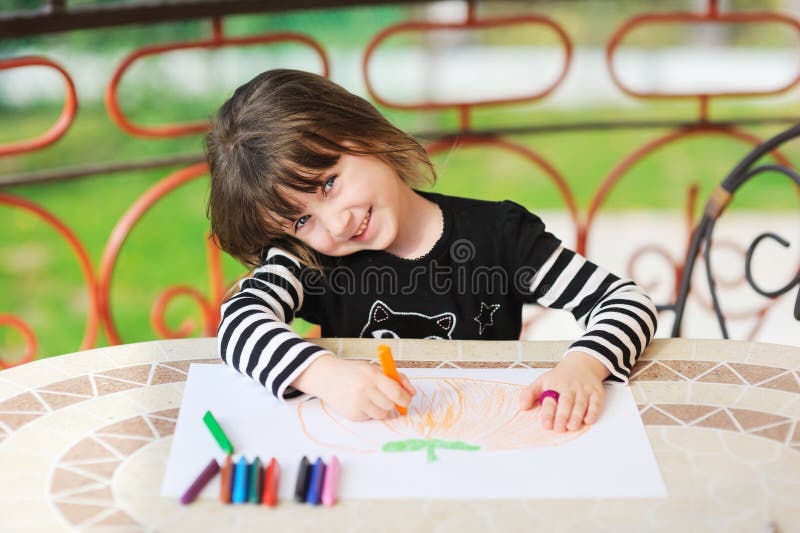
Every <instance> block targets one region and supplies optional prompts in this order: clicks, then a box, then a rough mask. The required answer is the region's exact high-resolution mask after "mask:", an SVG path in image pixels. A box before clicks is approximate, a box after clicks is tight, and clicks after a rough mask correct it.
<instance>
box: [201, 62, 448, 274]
mask: <svg viewBox="0 0 800 533" xmlns="http://www.w3.org/2000/svg"><path fill="white" fill-rule="evenodd" d="M205 147H206V156H207V158H208V165H209V168H210V171H211V192H210V194H209V199H208V209H207V216H208V218H209V219H210V220H211V231H212V233H213V234H214V235H215V236H216V239H217V241H218V242H219V245H220V248H222V249H223V250H224V251H226V252H227V253H229V254H230V255H232V256H233V257H235V258H236V259H238V260H239V261H241V262H242V263H244V264H245V265H247V266H249V267H256V266H258V265H259V264H261V258H260V253H261V251H262V250H263V249H265V248H267V247H269V246H278V247H280V248H282V249H284V250H286V251H287V252H289V253H292V254H293V255H295V256H297V257H298V258H299V259H300V260H301V262H303V263H304V264H305V265H309V266H312V267H317V268H318V267H319V261H318V259H317V255H316V253H315V252H314V251H313V250H311V249H310V248H309V247H307V246H306V245H305V244H303V243H302V242H301V241H300V240H298V239H296V238H295V237H293V236H292V235H289V234H287V232H286V229H285V227H286V224H287V223H288V222H290V221H291V220H293V219H295V218H296V217H297V216H299V215H300V214H301V212H300V208H299V206H297V205H294V204H293V203H292V202H290V201H289V200H288V199H287V197H286V192H288V191H290V190H295V191H301V192H314V191H316V190H318V188H319V187H320V185H321V179H322V178H321V177H320V176H321V175H322V172H323V171H324V170H326V169H328V168H330V167H332V166H334V165H335V164H336V163H337V161H338V160H339V156H340V155H341V154H343V153H348V154H354V155H374V156H377V157H379V158H380V159H381V160H383V161H384V162H385V163H386V164H388V165H389V166H391V167H392V168H393V169H394V170H395V171H396V172H397V174H398V176H399V177H400V179H402V180H403V181H404V182H406V183H407V184H408V185H410V186H419V185H422V184H424V183H427V182H431V183H432V182H433V181H435V180H436V172H435V170H434V168H433V164H432V163H431V161H430V159H429V158H428V154H427V152H425V149H424V148H423V147H422V146H421V145H420V144H419V143H418V142H417V141H416V140H415V139H414V138H412V137H411V136H410V135H408V134H407V133H405V132H403V131H401V130H400V129H398V128H397V127H395V126H394V125H392V124H391V123H390V122H389V121H388V120H386V118H385V117H384V116H383V115H381V114H380V112H379V111H378V110H377V109H375V107H374V106H372V104H370V103H369V102H367V101H366V100H364V99H363V98H361V97H359V96H356V95H354V94H352V93H350V92H348V91H347V90H345V89H344V88H342V87H340V86H339V85H337V84H335V83H334V82H332V81H330V80H328V79H327V78H324V77H322V76H318V75H316V74H311V73H309V72H302V71H298V70H287V69H277V70H268V71H266V72H263V73H262V74H259V75H258V76H256V77H255V78H254V79H253V80H251V81H249V82H248V83H246V84H244V85H242V86H241V87H239V88H238V89H236V91H235V92H234V94H233V96H232V97H230V98H229V99H228V100H227V101H226V102H225V103H224V104H223V105H222V107H220V108H219V111H217V115H216V118H215V119H214V120H212V123H211V131H210V132H209V133H208V135H207V136H206V139H205Z"/></svg>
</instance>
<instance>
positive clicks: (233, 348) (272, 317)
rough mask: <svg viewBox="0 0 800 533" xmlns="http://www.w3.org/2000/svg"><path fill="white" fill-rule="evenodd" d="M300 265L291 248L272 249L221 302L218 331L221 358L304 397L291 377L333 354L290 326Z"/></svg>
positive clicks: (285, 397)
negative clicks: (231, 293) (285, 250)
mask: <svg viewBox="0 0 800 533" xmlns="http://www.w3.org/2000/svg"><path fill="white" fill-rule="evenodd" d="M299 269H300V265H299V263H298V262H297V260H296V259H294V258H293V257H292V256H290V255H289V254H287V253H285V252H283V251H282V250H280V249H277V248H273V249H271V250H269V253H268V256H267V260H266V262H265V263H264V265H262V266H261V267H259V268H258V269H256V270H255V271H254V272H253V275H252V277H248V278H245V279H243V280H242V281H241V282H240V284H239V292H238V293H236V294H235V295H234V296H233V297H231V298H230V299H229V300H228V301H226V302H225V303H224V304H223V305H222V310H221V311H222V317H221V320H220V324H219V329H218V331H217V342H218V345H219V353H220V356H221V357H222V360H223V361H225V362H226V363H227V364H229V365H230V366H232V367H233V368H234V369H235V370H237V371H239V372H241V373H242V374H245V375H247V376H250V377H251V378H253V379H254V380H256V381H258V382H259V383H261V384H262V385H263V386H264V387H266V388H267V390H269V391H270V392H272V394H274V395H275V396H276V397H277V398H278V399H279V400H282V401H293V400H294V401H296V400H299V399H303V398H304V397H306V396H307V395H306V394H304V393H303V392H301V391H300V390H298V389H296V388H294V387H292V386H291V383H293V382H294V381H295V379H297V377H298V376H299V375H300V374H301V373H303V371H305V370H306V369H307V368H308V367H309V365H311V363H313V362H314V361H315V360H317V359H318V358H319V357H320V356H323V355H329V356H333V354H332V353H331V352H329V351H328V350H325V349H323V348H321V347H319V346H316V345H315V344H312V343H310V342H308V341H306V340H304V339H303V338H302V337H300V336H299V335H297V334H296V333H295V332H294V331H293V330H292V329H291V327H289V324H290V323H291V322H292V321H293V320H294V316H295V313H296V312H297V311H298V310H299V309H300V308H301V307H302V305H303V286H302V284H301V283H300V280H299V279H298V278H297V276H296V275H295V272H299Z"/></svg>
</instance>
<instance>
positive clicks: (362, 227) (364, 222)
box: [354, 212, 369, 237]
mask: <svg viewBox="0 0 800 533" xmlns="http://www.w3.org/2000/svg"><path fill="white" fill-rule="evenodd" d="M368 222H369V212H367V216H365V217H364V220H362V221H361V225H360V226H359V227H358V231H356V234H355V235H354V236H355V237H358V236H360V235H361V234H362V233H364V231H365V230H366V229H367V223H368Z"/></svg>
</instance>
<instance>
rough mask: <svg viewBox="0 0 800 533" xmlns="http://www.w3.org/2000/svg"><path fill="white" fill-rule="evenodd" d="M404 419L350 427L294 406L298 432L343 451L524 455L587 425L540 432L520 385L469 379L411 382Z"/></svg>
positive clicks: (320, 406)
mask: <svg viewBox="0 0 800 533" xmlns="http://www.w3.org/2000/svg"><path fill="white" fill-rule="evenodd" d="M411 381H412V383H413V384H414V387H415V388H416V389H417V394H416V395H415V396H414V398H413V400H412V402H411V405H409V408H408V414H407V415H406V416H393V417H391V418H389V419H386V420H371V421H368V422H353V421H350V420H347V419H345V418H344V417H342V416H340V415H338V414H337V413H335V412H333V411H332V410H330V409H328V407H327V406H326V405H325V403H324V402H322V401H321V400H319V399H314V400H310V401H308V402H304V403H301V404H299V405H298V407H297V411H298V418H299V420H300V425H301V428H302V430H303V433H304V434H305V435H306V436H307V437H308V438H309V439H311V440H312V441H314V442H315V443H317V444H319V445H322V446H325V447H328V448H333V449H335V450H338V451H343V452H355V453H374V452H402V451H425V452H426V456H427V459H428V461H435V460H437V456H436V450H437V449H451V450H462V451H477V450H490V451H501V450H524V449H532V448H541V447H545V446H559V445H561V444H565V443H567V442H571V441H573V440H575V439H577V438H579V437H580V436H582V435H584V434H585V433H586V432H587V431H588V430H589V429H590V427H589V426H584V427H583V428H581V429H580V430H577V431H569V432H565V433H556V432H554V431H548V430H545V429H543V428H542V426H541V422H540V408H539V407H538V406H537V407H535V408H534V409H531V410H529V411H520V410H519V396H520V392H521V391H522V389H523V388H524V386H523V385H518V384H514V383H502V382H496V381H485V380H477V379H468V378H416V379H412V380H411Z"/></svg>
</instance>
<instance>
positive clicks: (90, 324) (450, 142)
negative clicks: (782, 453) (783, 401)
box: [0, 0, 800, 366]
mask: <svg viewBox="0 0 800 533" xmlns="http://www.w3.org/2000/svg"><path fill="white" fill-rule="evenodd" d="M699 23H702V24H712V25H713V24H719V25H731V24H745V23H747V24H763V23H778V24H783V25H786V26H788V27H790V28H792V29H794V30H796V31H797V32H798V34H800V19H798V18H797V17H794V16H790V15H786V14H780V13H771V12H762V11H759V12H750V11H741V12H735V13H723V12H720V10H719V7H718V3H717V2H716V1H715V0H709V1H708V3H707V6H706V10H705V11H704V12H701V13H695V12H669V13H642V14H639V15H637V16H634V17H632V18H630V19H629V20H627V21H625V22H623V23H622V24H621V25H620V26H619V27H618V28H616V30H614V31H613V32H612V33H611V36H610V37H609V39H608V41H607V44H606V66H607V71H608V74H609V76H610V78H611V80H612V81H613V83H614V84H615V85H616V87H617V88H618V89H619V90H620V91H621V92H622V93H624V94H627V95H628V96H630V97H632V98H637V99H659V100H663V99H696V100H697V102H698V113H697V116H696V119H695V120H694V121H693V122H692V123H690V124H685V125H683V126H680V127H676V128H673V129H671V130H669V131H666V132H664V133H663V134H661V135H660V136H659V137H657V138H656V139H652V140H648V141H647V142H644V143H643V144H642V145H641V146H640V147H638V148H636V149H635V150H633V151H632V152H631V153H629V154H627V155H626V156H625V157H624V158H623V159H622V160H620V161H619V162H617V163H616V164H615V165H614V166H613V168H612V169H611V170H610V171H609V172H608V174H607V175H605V176H604V177H603V178H602V179H601V181H600V183H599V185H598V187H597V189H596V190H595V192H594V195H593V196H592V198H591V200H590V202H589V205H588V207H587V208H586V209H585V211H582V210H581V209H580V208H579V206H578V203H577V201H576V199H575V196H574V193H573V192H572V190H571V188H570V186H569V183H568V181H567V180H566V179H565V177H564V175H563V173H562V172H561V171H559V169H558V165H557V162H553V161H549V160H548V159H547V158H546V157H545V156H544V155H542V154H541V153H539V152H537V151H535V150H533V149H531V148H530V147H528V146H526V145H525V144H523V143H521V142H519V141H517V140H514V139H512V138H509V135H502V134H487V133H485V132H481V131H480V130H475V129H474V128H473V127H472V112H473V110H474V109H475V108H478V107H486V106H502V105H505V104H518V103H521V102H539V101H542V100H544V99H546V98H548V97H549V96H550V95H552V94H553V93H554V92H555V91H557V90H558V89H559V88H560V87H561V85H562V83H563V81H564V79H565V78H566V76H567V75H568V74H569V72H570V69H571V66H572V56H573V48H574V45H573V42H572V38H571V37H570V35H569V32H568V31H567V30H566V29H565V28H564V26H562V25H561V24H559V23H558V22H557V21H555V20H552V19H551V18H548V17H545V16H538V15H529V14H526V15H520V16H503V17H494V18H493V17H491V16H486V17H484V18H479V17H478V16H477V15H476V8H475V2H470V3H469V4H468V10H467V14H466V16H465V19H464V20H463V21H461V22H448V23H442V22H428V21H408V22H402V23H400V24H395V25H391V26H389V27H387V28H384V29H382V30H381V31H379V32H378V33H377V34H376V35H375V36H374V37H373V38H372V39H371V40H370V42H369V43H368V45H367V46H366V48H365V51H364V55H363V58H362V76H363V81H364V83H365V86H366V89H367V91H368V93H369V95H370V96H371V97H372V98H373V99H374V100H375V101H376V102H377V103H378V104H380V105H382V106H384V107H386V108H388V109H397V110H415V111H423V112H424V111H435V110H455V111H457V113H458V116H459V125H458V128H457V129H456V130H455V131H453V132H452V134H451V135H449V136H447V137H445V138H442V139H440V140H438V141H434V142H431V143H430V144H429V145H428V150H429V151H430V153H431V154H436V153H439V152H442V151H445V150H450V149H453V148H454V147H456V146H458V147H484V148H487V149H491V150H497V151H500V152H503V153H507V154H511V155H513V156H516V157H521V158H522V159H524V160H525V161H526V162H528V163H530V164H531V165H532V166H534V167H536V168H538V169H539V170H540V171H541V172H542V173H543V174H544V176H545V178H546V179H548V180H549V181H551V182H552V183H553V184H554V185H555V186H556V188H557V190H558V193H559V195H560V197H561V199H562V200H563V204H564V206H565V207H566V209H567V211H568V213H569V215H570V217H571V220H572V222H573V223H574V227H575V247H576V249H577V250H578V251H579V252H581V253H584V254H587V255H589V257H591V246H590V245H591V239H590V237H591V228H592V226H593V223H594V222H595V219H596V217H597V215H598V214H599V212H600V211H601V209H602V207H603V205H604V203H605V201H606V199H607V198H608V196H609V194H610V193H611V192H612V191H613V190H614V189H615V188H616V187H617V186H618V184H619V183H620V182H621V181H622V180H623V179H625V178H626V177H627V176H628V175H629V174H630V172H631V169H633V168H634V167H635V166H636V165H638V164H640V163H641V161H643V160H645V159H646V158H648V157H650V156H652V155H653V154H655V153H657V152H661V151H664V150H667V149H669V148H670V147H671V146H673V145H675V144H676V143H678V142H683V141H687V140H691V139H694V138H696V137H700V136H716V137H725V138H732V139H736V140H739V141H741V142H743V143H745V144H747V145H758V144H760V143H761V142H762V141H763V139H761V138H759V137H758V136H756V135H755V134H754V133H752V132H750V131H747V130H746V129H744V128H742V127H736V126H733V125H725V124H719V123H712V121H711V117H710V115H711V112H710V104H711V102H712V101H713V100H715V99H718V98H726V99H733V98H739V97H742V96H748V97H758V96H771V95H775V94H782V93H786V92H787V91H789V90H792V89H794V88H796V87H797V86H798V84H800V72H798V74H797V75H796V76H795V77H794V78H793V79H792V80H791V81H789V82H788V83H786V84H785V85H783V86H781V87H776V88H773V89H769V90H762V91H752V90H742V91H726V92H713V91H702V92H697V93H666V92H661V91H641V90H636V89H634V88H631V87H628V86H627V85H626V84H625V83H624V82H623V81H622V77H621V76H620V73H619V72H618V67H617V65H616V58H617V54H618V51H619V49H620V47H621V45H622V44H623V41H624V40H625V38H626V37H627V36H629V35H630V33H631V32H633V31H634V30H636V29H639V28H641V27H645V26H647V25H653V24H655V25H665V24H699ZM498 29H502V30H506V29H516V30H524V31H533V30H535V31H539V30H543V31H547V32H550V33H551V34H552V35H553V36H554V37H555V39H556V41H557V42H558V43H559V45H560V47H561V49H562V51H563V64H562V65H561V68H560V69H559V71H558V73H557V74H556V76H555V78H554V79H553V80H552V81H551V82H550V83H549V84H547V85H546V86H545V87H544V88H542V89H540V90H537V91H531V92H530V94H527V95H522V96H520V95H518V94H517V95H514V94H509V95H505V96H503V95H500V96H495V97H491V98H484V99H478V100H456V99H449V100H445V101H435V100H430V99H425V100H422V101H418V102H400V101H396V100H393V99H392V98H391V97H389V96H387V95H384V94H381V93H380V91H379V89H378V88H377V86H376V84H375V80H374V76H373V74H372V69H371V67H373V66H374V64H375V62H376V61H377V59H376V54H377V53H378V51H379V49H380V47H381V46H382V45H384V44H385V43H386V41H388V40H389V39H391V38H393V37H396V36H399V35H408V34H412V33H417V34H420V35H431V34H435V33H436V32H443V31H446V32H459V33H464V34H468V33H471V32H481V31H486V30H498ZM286 42H291V43H299V44H301V45H303V46H306V47H308V48H309V49H311V50H312V51H313V52H314V53H315V54H316V55H317V56H318V57H319V59H320V66H321V69H320V73H321V74H323V75H328V73H329V69H330V65H329V60H328V56H327V54H326V52H325V49H324V47H323V45H322V44H320V43H318V42H317V41H316V40H314V39H313V38H312V37H309V36H307V35H303V34H298V33H290V32H278V33H269V34H261V35H253V36H247V37H226V36H224V35H223V20H222V19H221V18H214V19H212V35H211V36H210V37H209V38H208V39H203V40H198V41H192V42H175V43H168V44H161V45H157V46H147V47H143V48H140V49H138V50H134V51H132V52H131V53H130V54H129V55H127V56H126V57H125V58H124V59H123V60H122V61H121V62H120V64H119V65H118V67H117V68H116V70H115V71H114V73H113V75H112V76H111V79H110V81H109V83H108V85H107V88H106V93H105V101H106V108H107V112H108V115H109V117H110V118H111V119H112V120H113V121H114V122H115V123H116V124H117V125H118V126H119V127H120V128H121V129H122V130H123V131H124V132H126V133H128V134H130V135H133V136H139V137H145V138H161V137H176V136H183V135H195V134H201V133H203V132H205V131H206V128H207V124H206V122H204V121H201V122H194V123H184V124H161V125H155V126H143V125H139V124H136V123H135V122H134V121H133V119H131V118H129V117H128V116H127V115H126V114H125V113H124V112H123V111H122V106H121V105H120V102H119V100H118V89H119V86H120V84H121V82H122V79H123V77H124V75H125V74H126V72H128V70H129V69H130V68H131V66H132V65H134V64H135V63H136V62H137V61H139V60H141V59H145V58H148V57H153V56H157V55H159V54H164V53H169V52H173V51H179V50H188V49H201V50H216V49H221V48H225V47H237V48H238V47H247V46H254V45H268V44H276V43H286ZM32 65H36V66H46V67H49V68H53V69H55V70H56V71H57V72H58V73H60V74H61V75H62V76H63V77H64V79H65V82H66V88H67V90H66V95H65V99H64V106H63V110H62V113H61V116H60V117H59V118H58V120H57V122H56V123H55V124H54V125H53V127H52V128H51V129H50V130H49V131H48V132H46V133H45V134H43V135H42V136H40V137H38V138H36V139H33V140H24V141H17V142H13V143H11V144H7V145H1V146H0V156H7V157H8V156H14V155H18V154H21V153H23V152H29V151H33V150H40V149H43V148H45V147H46V146H48V145H50V144H52V143H54V142H56V141H57V140H58V139H59V138H60V137H61V136H63V135H64V133H65V132H66V131H67V129H68V128H69V126H70V124H71V123H72V122H73V120H74V117H75V113H76V110H77V96H76V92H75V87H74V85H73V83H72V79H71V77H70V76H69V74H68V72H67V71H66V70H65V69H63V68H62V67H60V66H59V65H58V64H56V63H55V62H53V61H51V60H49V59H47V58H43V57H25V58H7V59H0V70H3V69H12V68H22V67H25V66H32ZM268 67H269V65H258V66H257V67H255V68H257V71H254V73H253V74H256V73H257V72H259V71H261V70H264V69H265V68H268ZM772 156H773V157H774V159H775V160H776V161H777V162H779V163H781V164H783V165H786V166H790V167H791V162H790V161H789V160H788V159H787V157H786V156H785V155H784V154H782V153H779V152H773V154H772ZM733 163H734V162H731V164H733ZM206 172H207V169H206V166H205V164H202V163H201V164H196V165H192V166H189V167H186V168H183V169H180V170H178V171H176V172H173V173H172V174H170V175H168V176H166V177H165V178H163V179H162V180H161V181H159V182H158V183H157V184H155V185H154V186H153V187H151V188H150V189H149V190H148V191H147V192H146V193H144V194H143V195H142V196H141V197H140V198H138V199H136V200H135V201H134V202H133V204H132V205H131V207H130V208H129V209H128V211H127V212H126V213H125V214H124V215H123V216H122V218H121V219H120V220H119V221H118V223H117V224H116V226H115V228H114V230H113V232H112V233H111V235H110V237H109V239H108V242H107V243H106V246H105V250H104V251H103V253H102V258H101V260H100V264H99V267H98V268H97V274H96V275H95V268H94V267H93V265H92V264H91V261H90V259H89V256H88V254H87V252H86V250H85V249H84V246H83V245H82V244H81V242H80V240H79V239H78V238H77V237H76V236H75V235H74V233H73V232H72V231H71V230H70V229H69V228H68V227H67V226H66V224H64V223H63V222H61V221H60V220H59V219H58V218H57V217H56V216H55V215H53V214H52V213H50V212H48V211H47V210H45V209H44V208H42V207H40V206H37V205H35V204H33V203H32V202H30V201H28V200H25V199H24V198H20V197H19V196H15V195H11V194H5V193H0V205H4V206H8V207H12V208H16V209H23V210H25V211H27V212H29V213H31V214H33V215H34V216H36V217H38V218H40V219H42V220H44V221H45V222H46V223H47V224H49V225H50V226H52V227H53V228H54V229H56V231H57V232H58V233H59V234H60V235H61V236H62V238H63V239H65V240H66V241H67V242H68V243H69V245H70V246H71V248H72V250H73V251H74V253H75V255H76V256H77V258H78V262H79V264H80V267H81V269H82V271H83V274H84V279H85V282H86V287H87V292H88V294H89V312H88V316H87V325H86V330H85V333H84V338H83V341H82V342H81V344H80V346H79V348H80V349H85V348H89V347H92V346H94V345H95V344H96V342H97V334H98V329H99V327H100V326H102V328H103V332H104V333H105V336H106V337H107V339H108V342H110V343H113V344H117V343H121V342H124V338H123V334H122V333H121V332H120V331H119V330H118V327H117V325H116V323H115V320H114V313H113V308H112V302H111V296H110V295H111V287H112V281H113V277H114V270H115V266H116V264H117V260H118V255H119V252H120V250H121V248H122V246H123V245H124V243H125V242H126V239H127V237H128V235H129V234H130V232H131V231H132V230H133V228H134V227H135V226H136V224H137V223H138V222H139V221H140V220H141V219H142V218H143V217H144V216H145V215H146V214H147V212H148V210H149V209H150V208H151V207H152V206H153V205H155V204H156V203H157V202H159V201H160V200H161V199H163V198H164V197H165V196H167V195H169V194H170V193H171V192H172V191H174V190H175V189H176V188H178V187H180V186H182V185H184V184H185V183H188V182H190V181H192V180H197V179H202V178H204V177H205V176H206ZM799 192H800V191H799ZM687 198H688V200H687V205H686V206H685V210H686V212H687V235H686V242H687V246H688V242H689V240H690V239H691V235H692V231H693V228H694V225H695V224H696V221H694V220H693V216H692V213H693V212H694V205H695V204H696V202H697V188H696V187H692V188H690V191H689V194H688V196H687ZM205 246H206V249H207V270H208V273H209V286H208V288H207V289H206V290H205V291H202V290H199V289H197V288H195V287H191V286H186V285H180V286H174V287H169V288H166V289H164V290H163V291H162V292H161V294H160V295H159V296H158V297H157V298H156V300H155V301H154V302H153V304H152V307H151V313H150V316H151V324H152V328H153V331H154V334H155V335H156V336H158V337H161V338H173V337H181V336H187V335H190V334H192V333H193V332H199V333H201V334H203V335H213V334H214V331H215V329H216V323H217V321H218V318H219V317H218V306H219V303H220V301H221V300H222V298H223V294H224V292H225V289H226V287H228V286H229V285H230V281H231V280H225V279H224V275H223V272H222V266H221V256H220V252H219V250H218V249H217V248H216V247H215V246H213V242H212V240H211V239H209V240H207V241H206V242H205ZM653 255H654V256H657V257H660V258H661V259H662V260H663V261H664V262H665V264H666V265H667V268H668V270H670V271H671V272H673V273H674V276H675V279H674V280H673V284H674V285H675V291H677V283H678V279H679V278H680V275H681V273H682V271H683V258H682V257H673V256H672V255H671V254H670V252H668V251H667V250H665V249H664V248H663V247H662V246H660V245H659V244H658V243H653V244H652V245H648V246H646V247H644V248H642V249H640V250H637V251H636V252H635V253H634V254H633V255H632V257H631V258H630V261H629V263H628V265H629V275H631V276H633V275H634V271H635V269H636V264H637V262H638V261H639V260H641V258H642V257H644V256H653ZM647 283H648V282H646V281H645V282H643V284H647ZM674 294H675V293H674ZM178 297H184V298H190V299H191V300H192V301H193V302H194V303H195V304H196V305H197V307H198V308H199V310H200V315H201V324H195V323H192V322H189V321H186V322H184V323H183V324H182V325H181V326H180V327H179V328H177V329H170V328H169V327H168V326H167V325H166V323H165V321H164V314H165V311H166V309H167V307H168V306H169V305H170V303H171V302H172V301H174V299H175V298H178ZM704 304H705V305H707V306H708V307H709V308H710V304H709V303H707V302H704ZM769 305H770V304H767V305H766V306H759V307H757V308H755V309H752V310H750V311H748V312H747V313H746V314H747V316H751V317H752V316H756V317H760V318H761V319H763V317H764V315H765V313H766V309H767V308H768V307H769ZM531 325H532V322H531V321H530V320H529V321H527V322H526V327H530V326H531ZM2 327H8V328H12V329H14V330H16V331H18V332H19V334H21V335H22V336H23V337H24V339H25V348H24V354H23V355H22V356H21V357H20V358H18V359H17V360H16V361H15V362H14V363H8V362H6V363H3V362H2V361H0V364H2V365H6V366H7V365H8V364H19V363H23V362H27V361H30V360H31V359H33V358H34V357H35V356H36V355H38V354H37V337H36V335H35V333H34V331H33V328H32V327H30V326H29V324H28V323H26V322H25V321H24V320H23V319H21V318H20V317H17V316H15V315H14V310H8V309H2V307H0V328H2ZM756 330H757V327H756V328H755V330H754V332H753V333H752V334H755V331H756Z"/></svg>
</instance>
